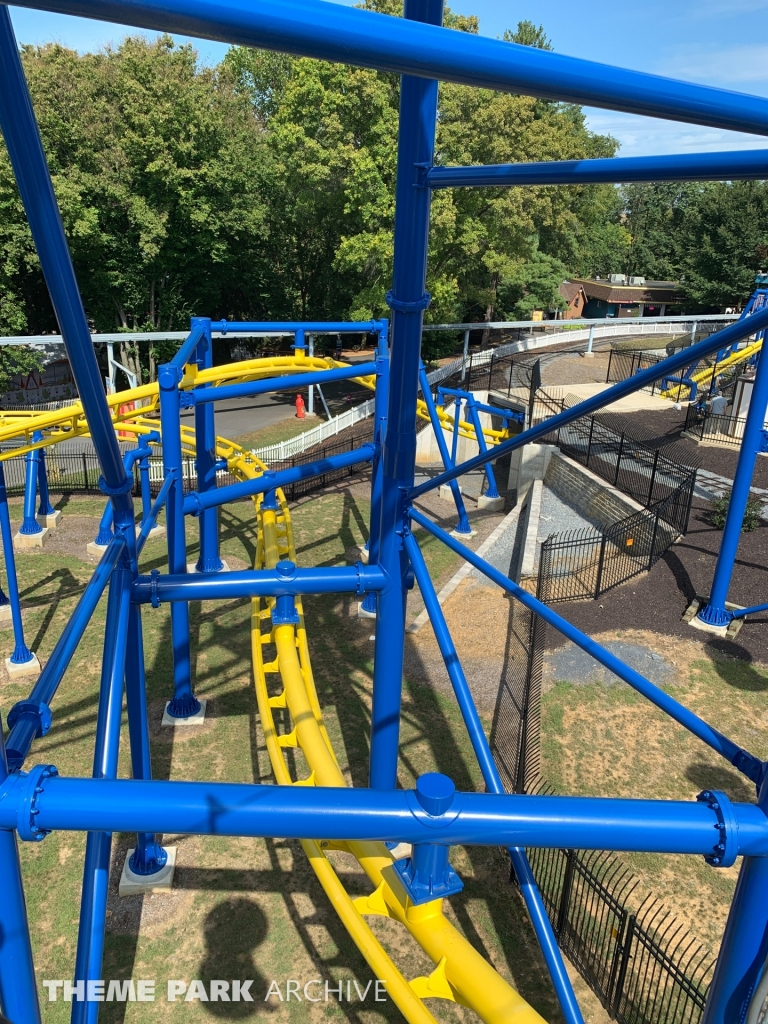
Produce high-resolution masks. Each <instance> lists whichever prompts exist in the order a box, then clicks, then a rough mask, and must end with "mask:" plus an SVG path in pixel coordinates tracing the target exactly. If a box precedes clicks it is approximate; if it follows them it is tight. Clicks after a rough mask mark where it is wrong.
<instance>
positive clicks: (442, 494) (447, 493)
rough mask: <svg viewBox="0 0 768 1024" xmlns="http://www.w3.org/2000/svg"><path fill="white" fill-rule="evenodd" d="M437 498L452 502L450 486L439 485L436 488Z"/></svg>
mask: <svg viewBox="0 0 768 1024" xmlns="http://www.w3.org/2000/svg"><path fill="white" fill-rule="evenodd" d="M437 496H438V498H442V500H443V501H453V491H452V490H451V485H450V484H441V485H440V486H439V487H438V488H437Z"/></svg>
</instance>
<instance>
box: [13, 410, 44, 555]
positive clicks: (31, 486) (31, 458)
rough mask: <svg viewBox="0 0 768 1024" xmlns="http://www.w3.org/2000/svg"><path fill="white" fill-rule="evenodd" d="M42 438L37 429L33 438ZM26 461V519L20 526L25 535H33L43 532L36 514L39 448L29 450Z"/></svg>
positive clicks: (20, 531)
mask: <svg viewBox="0 0 768 1024" xmlns="http://www.w3.org/2000/svg"><path fill="white" fill-rule="evenodd" d="M41 439H42V434H40V433H39V431H37V430H36V431H35V432H34V434H33V435H32V440H33V441H40V440H41ZM24 461H25V463H26V473H25V476H24V519H23V521H22V524H21V526H20V527H19V533H21V534H23V535H24V536H25V537H31V536H33V535H34V534H36V533H42V532H43V528H42V526H41V525H40V523H38V521H37V517H36V515H35V503H36V501H37V478H38V471H39V466H40V451H39V449H35V450H34V451H31V452H27V454H26V456H25V458H24Z"/></svg>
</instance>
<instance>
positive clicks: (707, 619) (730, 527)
mask: <svg viewBox="0 0 768 1024" xmlns="http://www.w3.org/2000/svg"><path fill="white" fill-rule="evenodd" d="M766 408H768V359H761V360H760V362H759V363H758V364H757V374H756V376H755V383H754V384H753V385H752V396H751V398H750V400H749V411H748V412H747V421H746V423H745V424H744V438H743V440H742V442H741V451H740V452H739V461H738V463H737V465H736V476H735V479H734V481H733V490H732V491H731V498H730V501H729V502H728V514H727V515H726V517H725V528H724V529H723V539H722V541H721V542H720V552H719V554H718V556H717V565H716V566H715V575H714V577H713V579H712V591H711V593H710V597H709V601H708V602H707V604H706V606H705V607H704V608H703V609H702V610H701V611H700V612H699V614H698V616H697V618H699V619H701V621H702V622H704V623H706V624H707V625H709V626H727V625H728V623H729V622H730V621H731V618H732V615H731V613H730V612H729V611H727V610H726V607H725V601H726V598H727V597H728V588H729V587H730V584H731V576H732V574H733V566H734V563H735V561H736V552H737V550H738V547H739V537H740V535H741V524H742V523H743V521H744V512H745V510H746V507H747V501H748V499H749V488H750V486H751V484H752V476H753V474H754V471H755V462H756V461H757V453H758V452H759V451H760V447H761V442H762V431H763V424H764V423H765V414H766Z"/></svg>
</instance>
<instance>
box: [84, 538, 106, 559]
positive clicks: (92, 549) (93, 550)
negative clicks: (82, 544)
mask: <svg viewBox="0 0 768 1024" xmlns="http://www.w3.org/2000/svg"><path fill="white" fill-rule="evenodd" d="M85 550H86V551H87V552H88V554H89V555H90V556H91V557H92V558H101V556H102V555H103V554H104V552H105V551H106V550H107V545H106V544H97V543H96V541H95V540H92V541H91V542H90V544H87V545H86V548H85Z"/></svg>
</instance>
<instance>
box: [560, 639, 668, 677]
mask: <svg viewBox="0 0 768 1024" xmlns="http://www.w3.org/2000/svg"><path fill="white" fill-rule="evenodd" d="M604 646H605V647H606V649H607V650H609V651H610V652H611V654H615V655H616V657H617V658H621V660H622V661H623V662H624V663H625V664H627V665H629V667H630V668H633V669H635V671H636V672H639V673H640V674H641V675H643V676H645V678H646V679H650V681H651V682H652V683H656V685H657V686H664V685H665V684H667V685H669V683H670V682H671V681H672V680H673V679H674V678H675V676H676V675H677V669H676V668H675V666H674V665H673V664H672V663H671V662H669V661H666V660H665V659H664V658H662V657H661V655H659V654H656V653H655V652H654V651H651V650H649V649H648V648H647V647H641V646H640V644H628V643H622V642H621V641H619V640H609V641H607V642H606V643H605V644H604ZM560 681H564V682H569V683H575V684H576V685H577V686H584V685H586V684H589V683H603V684H605V685H607V686H613V685H615V684H616V683H620V684H621V685H624V684H623V683H622V681H621V680H620V679H619V677H618V676H617V675H614V674H613V672H609V671H608V669H607V668H604V667H603V666H602V665H600V664H599V663H598V662H596V661H595V659H594V658H593V657H592V655H591V654H587V653H586V652H585V651H582V650H581V648H580V647H576V645H575V644H572V643H567V644H565V646H564V647H560V648H558V649H557V650H555V651H550V652H548V653H547V654H546V655H545V656H544V666H543V682H544V685H545V688H548V687H547V684H549V685H552V684H554V683H556V682H560Z"/></svg>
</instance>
